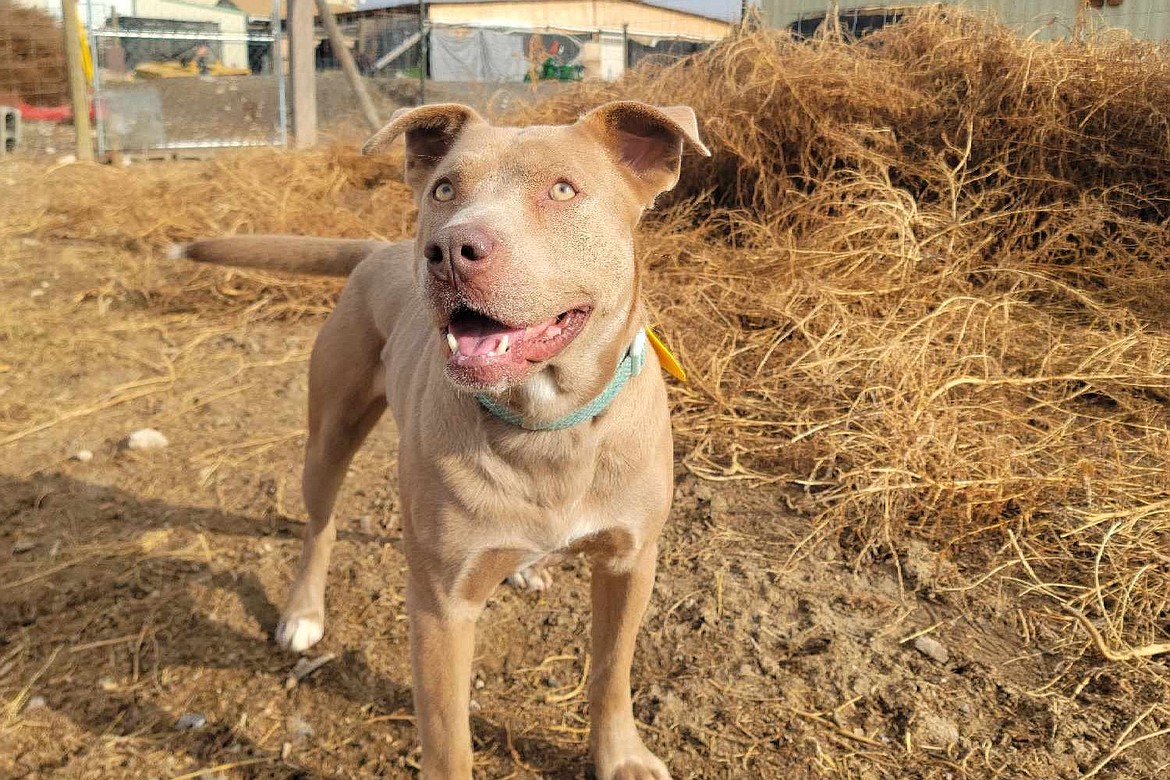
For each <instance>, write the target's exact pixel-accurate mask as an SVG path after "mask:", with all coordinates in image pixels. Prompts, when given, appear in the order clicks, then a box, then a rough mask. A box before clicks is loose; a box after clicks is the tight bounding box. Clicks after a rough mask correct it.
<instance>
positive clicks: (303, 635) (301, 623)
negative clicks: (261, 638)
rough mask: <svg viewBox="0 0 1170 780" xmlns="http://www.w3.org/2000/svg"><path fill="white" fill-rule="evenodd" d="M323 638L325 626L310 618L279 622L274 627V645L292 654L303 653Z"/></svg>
mask: <svg viewBox="0 0 1170 780" xmlns="http://www.w3.org/2000/svg"><path fill="white" fill-rule="evenodd" d="M323 636H325V624H324V623H322V622H321V621H320V620H313V619H312V618H303V617H300V618H290V619H289V620H281V621H280V624H279V625H277V626H276V644H278V645H280V646H281V647H283V648H284V649H285V650H291V651H293V652H294V653H303V652H304V651H305V650H308V649H309V648H310V647H312V646H313V645H315V644H317V643H318V642H320V641H321V637H323Z"/></svg>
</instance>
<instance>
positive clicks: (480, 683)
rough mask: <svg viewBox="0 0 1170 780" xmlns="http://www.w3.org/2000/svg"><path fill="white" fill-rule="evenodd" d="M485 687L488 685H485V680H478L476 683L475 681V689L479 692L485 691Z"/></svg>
mask: <svg viewBox="0 0 1170 780" xmlns="http://www.w3.org/2000/svg"><path fill="white" fill-rule="evenodd" d="M484 685H486V683H485V682H484V681H483V680H476V681H475V689H476V690H477V691H481V690H483V686H484Z"/></svg>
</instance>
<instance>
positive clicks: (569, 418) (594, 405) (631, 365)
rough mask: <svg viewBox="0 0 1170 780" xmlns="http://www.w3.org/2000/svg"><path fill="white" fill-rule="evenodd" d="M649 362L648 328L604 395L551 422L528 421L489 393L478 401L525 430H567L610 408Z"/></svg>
mask: <svg viewBox="0 0 1170 780" xmlns="http://www.w3.org/2000/svg"><path fill="white" fill-rule="evenodd" d="M645 364H646V331H644V330H639V331H638V333H637V335H635V336H634V341H633V343H632V344H630V348H629V349H627V350H626V355H625V357H623V358H622V362H620V363H618V367H617V371H616V372H614V375H613V379H611V380H609V384H608V385H606V386H605V389H604V390H602V391H601V394H600V395H598V396H597V397H596V398H594V399H593V400H592V401H590V402H589V403H587V404H585V405H584V406H581V407H579V408H577V409H574V410H573V411H571V412H569V413H568V414H566V415H565V416H564V417H561V418H559V419H556V420H552V421H551V422H546V423H528V422H525V421H524V420H523V419H521V418H520V416H519V415H517V414H515V413H513V412H512V411H510V410H509V409H507V408H505V407H504V406H502V405H500V404H498V403H496V401H495V400H494V399H492V398H491V397H490V396H489V395H487V393H476V394H475V400H477V401H479V404H480V406H482V407H483V408H484V409H487V410H488V411H489V412H491V413H492V414H494V415H495V416H496V417H498V418H500V419H501V420H503V421H504V422H506V423H510V424H511V425H515V426H517V427H520V428H524V429H525V430H529V431H563V430H564V429H566V428H572V427H573V426H574V425H580V424H581V423H583V422H586V421H588V420H592V419H593V418H594V417H596V416H597V415H599V414H601V413H602V412H604V411H605V410H606V409H608V408H609V405H610V404H611V403H613V399H614V398H616V397H617V394H618V393H620V392H621V390H622V388H623V387H625V386H626V382H629V381H630V380H631V379H633V378H634V377H636V376H637V375H638V374H640V373H642V366H644V365H645Z"/></svg>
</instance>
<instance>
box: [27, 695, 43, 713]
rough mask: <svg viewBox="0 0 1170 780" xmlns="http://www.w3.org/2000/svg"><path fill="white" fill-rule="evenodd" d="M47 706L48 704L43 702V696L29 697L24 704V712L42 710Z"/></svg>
mask: <svg viewBox="0 0 1170 780" xmlns="http://www.w3.org/2000/svg"><path fill="white" fill-rule="evenodd" d="M47 706H49V705H48V702H46V701H45V697H44V696H30V697H29V699H28V701H26V702H25V703H24V711H25V712H32V711H33V710H43V709H44V708H45V707H47Z"/></svg>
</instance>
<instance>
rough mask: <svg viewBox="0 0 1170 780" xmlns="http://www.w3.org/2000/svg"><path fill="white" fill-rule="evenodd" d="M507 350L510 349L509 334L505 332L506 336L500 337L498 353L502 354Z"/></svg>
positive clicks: (497, 346)
mask: <svg viewBox="0 0 1170 780" xmlns="http://www.w3.org/2000/svg"><path fill="white" fill-rule="evenodd" d="M507 351H508V334H507V333H505V334H504V337H503V338H502V339H500V343H499V344H497V345H496V354H497V355H502V354H504V353H505V352H507Z"/></svg>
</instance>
